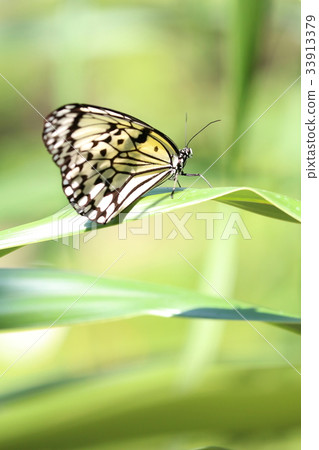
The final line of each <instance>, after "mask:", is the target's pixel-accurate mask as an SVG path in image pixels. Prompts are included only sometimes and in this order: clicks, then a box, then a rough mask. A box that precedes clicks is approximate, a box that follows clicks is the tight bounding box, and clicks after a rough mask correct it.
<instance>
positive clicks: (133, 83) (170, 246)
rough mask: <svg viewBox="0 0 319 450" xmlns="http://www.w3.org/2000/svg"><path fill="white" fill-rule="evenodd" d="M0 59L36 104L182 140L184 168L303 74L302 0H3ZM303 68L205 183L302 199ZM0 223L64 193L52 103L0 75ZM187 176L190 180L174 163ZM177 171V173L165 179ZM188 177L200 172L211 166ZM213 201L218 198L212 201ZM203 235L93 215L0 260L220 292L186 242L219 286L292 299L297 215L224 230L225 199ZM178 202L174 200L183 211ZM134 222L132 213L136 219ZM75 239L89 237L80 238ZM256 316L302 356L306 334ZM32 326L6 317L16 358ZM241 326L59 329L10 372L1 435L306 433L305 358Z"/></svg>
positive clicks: (291, 436) (65, 440)
mask: <svg viewBox="0 0 319 450" xmlns="http://www.w3.org/2000/svg"><path fill="white" fill-rule="evenodd" d="M0 5H1V13H2V14H1V19H0V20H1V27H0V36H1V39H0V50H1V55H2V58H1V70H0V73H1V74H2V75H3V76H4V77H5V78H6V79H7V80H8V81H9V82H10V83H11V84H12V85H13V86H14V87H15V88H16V89H18V90H19V91H20V92H21V93H22V94H23V96H25V98H26V99H27V100H28V101H29V102H30V103H31V104H32V105H33V106H34V108H36V110H37V111H38V112H39V113H41V114H42V115H43V116H46V115H47V114H48V113H49V112H51V111H52V110H53V109H55V108H57V107H59V106H61V105H62V104H65V103H70V102H79V103H81V102H83V103H92V104H96V105H100V106H105V107H110V108H113V109H116V110H119V111H123V112H126V113H129V114H131V115H134V116H136V117H139V118H140V119H142V120H144V121H146V122H147V123H150V124H152V125H153V126H154V127H156V128H158V129H160V130H161V131H163V132H164V133H166V134H167V135H169V136H170V137H171V138H172V139H173V140H174V141H175V142H176V143H177V145H178V146H179V147H180V148H181V147H183V146H184V127H185V113H186V112H187V113H188V135H189V136H191V135H192V134H194V133H195V132H196V131H198V129H199V128H200V127H202V126H203V125H205V124H206V123H207V122H209V121H211V120H216V119H221V122H220V123H217V124H215V125H212V126H211V127H209V128H208V129H207V130H205V131H204V132H203V133H202V134H200V135H199V136H198V137H197V138H196V140H194V141H193V142H192V148H193V151H194V157H193V159H192V160H190V161H189V162H188V164H187V171H189V172H198V171H199V172H202V171H204V170H205V169H206V168H207V167H208V166H209V165H211V164H212V163H213V162H214V161H215V160H216V159H217V158H218V157H219V156H220V155H221V154H222V153H223V152H224V151H225V150H226V149H227V148H228V147H229V146H231V145H232V144H233V142H234V141H235V140H236V139H237V138H238V137H239V136H240V135H241V134H242V133H243V132H244V131H245V130H246V129H247V128H248V127H249V126H250V125H251V124H252V123H253V122H254V121H255V120H256V119H257V118H258V117H259V116H260V115H261V114H263V113H264V111H265V110H266V109H267V108H268V107H269V106H270V105H271V104H272V103H273V102H274V101H275V100H276V99H277V98H278V97H279V96H280V95H281V94H282V93H283V92H284V91H285V90H286V89H287V88H288V87H289V86H290V85H291V84H292V83H293V82H295V80H297V79H298V77H299V76H300V63H299V60H300V58H299V56H300V42H299V34H300V33H299V30H300V3H299V2H298V1H294V0H274V1H264V0H263V1H259V2H256V1H255V0H242V1H235V0H227V1H224V2H223V1H217V0H215V1H209V0H207V1H206V0H199V1H196V2H195V1H190V0H186V1H168V0H164V1H160V0H150V1H147V0H144V1H128V0H126V1H123V0H118V1H111V0H110V1H88V0H87V1H84V0H80V1H79V0H78V1H75V0H73V1H71V0H69V1H55V0H47V1H39V0H37V1H36V0H30V1H29V2H22V1H16V2H6V1H1V2H0ZM299 96H300V84H299V81H297V82H296V83H295V84H294V85H293V86H292V87H291V89H289V90H288V91H287V93H286V94H285V95H284V96H282V98H280V99H279V100H278V102H276V103H275V104H274V105H273V106H272V107H271V108H270V109H269V111H267V112H266V113H265V115H263V116H262V117H261V118H260V119H259V120H258V122H256V123H255V124H254V125H253V126H252V127H251V129H249V131H248V132H247V133H246V134H245V135H244V136H243V137H242V138H241V139H240V140H238V141H237V142H236V143H235V144H234V145H233V146H232V147H231V148H230V149H229V151H227V152H226V153H225V155H224V156H223V157H222V158H221V159H219V160H218V161H217V162H216V163H215V164H214V165H213V167H212V168H211V169H210V170H209V171H208V172H207V173H206V174H205V176H206V177H207V178H208V180H209V181H210V182H211V183H212V185H213V186H251V187H258V188H263V189H268V190H271V191H275V192H278V193H281V194H286V195H289V196H291V197H296V198H299V196H300V183H299V170H300V167H299V142H300V131H299V122H300V107H299ZM0 97H1V102H0V116H1V120H0V133H1V134H0V152H1V165H0V172H1V177H0V192H1V229H5V228H9V227H12V226H16V225H20V224H23V223H26V222H29V221H32V220H37V219H40V218H42V217H45V216H46V215H49V214H53V213H54V212H55V211H58V210H59V209H60V208H63V207H64V206H65V205H66V203H67V202H66V199H65V197H64V194H63V192H62V189H61V180H60V174H59V171H58V170H57V168H56V167H55V165H54V164H53V163H52V161H51V157H50V156H49V154H48V153H47V151H46V149H45V147H44V145H43V143H42V140H41V132H42V126H43V119H42V117H41V115H40V114H39V113H38V112H37V111H35V110H34V109H33V108H32V107H31V106H30V105H29V104H28V103H27V102H26V101H25V100H24V99H23V98H21V96H19V95H18V94H17V92H15V90H14V89H13V88H12V87H11V86H10V85H9V84H8V83H7V82H6V81H5V80H4V79H1V78H0ZM181 181H182V184H183V186H187V185H190V184H191V183H192V182H193V181H194V180H193V179H191V181H190V180H185V179H182V180H181ZM166 184H167V185H171V183H170V182H167V183H166ZM196 187H198V188H200V187H206V185H205V184H204V183H203V182H202V181H198V182H197V183H196ZM212 205H213V206H212ZM189 210H190V211H192V212H194V213H195V212H206V211H214V212H223V213H224V217H225V220H224V221H220V222H221V223H220V224H219V225H218V227H217V228H216V232H215V239H214V240H209V241H207V240H206V239H205V234H204V225H203V222H202V221H198V220H196V219H195V215H194V214H193V216H192V217H191V219H190V220H189V221H188V223H187V228H188V230H189V231H190V232H191V234H192V236H193V239H191V240H185V239H183V237H182V236H180V235H179V236H177V237H176V239H174V240H168V239H167V236H168V234H169V233H170V231H172V229H173V225H172V223H171V221H170V220H169V218H167V217H165V218H164V224H163V227H164V238H163V239H162V240H157V239H155V238H154V220H152V221H151V227H150V229H151V232H150V234H149V235H147V236H146V235H140V236H138V235H133V234H132V233H130V232H129V231H128V238H127V239H126V240H122V239H119V236H118V229H117V227H110V228H107V229H104V230H100V231H99V233H98V235H97V236H96V237H94V239H91V240H89V241H88V242H86V243H84V242H82V243H81V246H80V249H79V250H77V249H74V248H72V245H71V244H70V245H69V246H67V245H62V243H60V242H46V243H42V244H38V245H34V246H28V247H26V248H23V249H20V250H18V251H16V252H13V253H12V254H9V255H8V256H6V257H4V258H2V260H1V262H0V267H30V268H33V267H50V268H58V269H65V270H72V271H79V272H85V273H88V274H92V275H96V276H98V275H99V274H100V273H101V272H102V271H103V270H105V269H106V268H107V267H108V266H109V265H111V263H112V262H113V261H114V259H116V258H117V257H118V256H119V255H120V254H121V253H123V252H124V251H125V252H126V253H125V256H124V257H123V258H122V259H121V260H120V261H119V262H118V263H116V264H115V265H114V266H113V267H112V268H111V269H110V271H109V272H108V273H107V275H106V276H108V277H112V278H118V279H121V278H123V279H135V280H145V281H152V282H155V283H159V284H164V285H172V286H174V285H175V286H181V287H185V288H189V289H191V290H193V291H194V295H196V294H195V292H196V291H198V290H202V291H204V292H207V293H211V288H210V287H209V286H208V285H207V284H205V282H204V281H203V280H202V279H201V278H200V276H199V275H198V274H197V273H196V271H194V270H193V269H192V268H191V267H190V266H188V265H187V264H186V263H185V261H184V260H183V259H182V258H181V257H180V256H179V255H178V253H177V252H178V251H179V252H181V253H182V254H183V255H185V257H186V258H187V259H188V260H189V261H191V263H192V264H193V265H194V266H195V267H196V268H197V269H198V270H199V271H200V272H201V273H202V274H203V275H204V276H205V277H206V278H207V279H208V280H209V281H210V282H211V283H212V284H213V285H214V286H215V287H216V289H218V290H219V292H221V293H222V294H223V295H224V296H225V297H226V298H227V297H232V298H237V299H238V300H243V301H245V302H248V303H251V304H255V305H263V306H266V307H269V308H272V309H275V310H278V311H284V312H285V313H287V314H299V313H300V311H299V309H300V306H299V301H300V292H299V291H300V277H299V272H300V270H299V269H300V268H299V260H300V250H299V247H300V236H299V228H298V225H295V224H291V223H288V222H281V221H279V220H273V219H269V218H265V217H262V216H258V215H254V214H251V213H248V212H243V211H240V214H241V217H242V219H243V221H244V223H245V225H246V227H247V229H248V230H249V233H250V235H251V237H252V239H251V240H244V239H243V238H242V236H241V235H240V234H238V235H234V236H231V237H230V239H229V240H221V239H220V237H221V234H222V231H223V229H224V227H225V225H226V222H227V219H228V218H229V216H230V214H231V213H232V212H233V211H234V210H235V209H234V208H232V207H228V206H225V205H220V204H218V203H216V204H215V205H214V204H212V203H211V202H209V204H207V205H206V204H202V205H197V206H195V207H194V208H191V209H189ZM183 212H185V211H184V210H181V212H180V211H178V216H179V217H181V216H182V213H183ZM136 226H137V225H136V223H134V224H133V225H132V227H136ZM82 241H83V240H82ZM256 328H257V329H258V331H259V332H260V333H261V334H262V335H263V336H264V337H265V339H267V341H269V342H270V343H271V344H272V345H273V346H274V347H275V348H276V349H278V350H279V351H280V352H281V353H282V354H283V355H284V356H285V358H287V360H289V361H290V362H291V363H292V364H293V365H294V366H296V367H299V351H300V347H299V337H298V336H297V335H294V334H292V333H289V332H287V331H284V330H281V329H279V328H275V327H271V326H268V325H263V324H258V325H256ZM38 333H39V331H37V330H35V331H28V332H21V331H20V332H16V333H1V334H0V365H1V371H4V370H6V368H7V367H8V366H10V365H11V364H12V363H13V362H14V361H15V360H16V359H17V358H19V357H20V355H21V354H22V353H23V352H24V351H25V350H26V348H28V347H29V346H30V345H32V343H33V342H34V341H35V340H36V339H37V337H38V336H39V334H38ZM265 339H263V337H262V336H261V335H260V334H258V333H257V332H256V331H255V330H254V329H253V328H252V327H250V326H249V324H247V323H245V322H240V323H226V322H217V321H216V322H214V321H206V320H187V319H167V318H159V317H158V318H156V317H139V318H134V319H127V320H122V321H113V322H100V323H94V324H90V325H78V326H73V327H65V328H56V329H50V330H49V332H48V333H46V335H45V336H44V337H43V338H41V339H40V340H39V342H37V344H36V345H34V347H32V349H31V350H30V351H28V352H27V353H26V354H25V355H24V356H23V357H21V359H19V361H17V362H16V363H15V364H14V365H13V366H12V367H11V368H10V369H9V370H8V371H7V372H6V374H5V375H4V376H3V377H2V378H1V379H0V398H1V400H2V404H3V408H2V410H1V416H0V424H1V426H0V446H2V447H3V448H6V449H9V448H19V449H21V448H32V449H34V448H41V449H42V448H46V449H49V448H81V449H86V448H87V449H91V448H93V449H102V448H108V449H124V448H125V449H149V448H154V449H174V450H175V449H177V450H179V449H193V448H201V447H208V446H211V447H210V448H214V446H216V447H218V446H219V447H224V448H228V449H261V450H268V449H274V448H275V449H280V450H281V449H282V450H285V449H289V450H290V449H298V448H299V446H300V436H299V420H300V419H299V383H300V381H299V378H300V377H299V374H298V373H297V372H296V371H294V369H293V368H291V367H290V366H289V364H288V363H287V362H286V361H285V360H284V359H283V358H282V357H281V356H280V355H279V354H278V353H277V352H276V351H275V349H274V348H273V347H272V346H271V345H269V343H268V342H267V341H266V340H265Z"/></svg>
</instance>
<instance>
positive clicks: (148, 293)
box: [0, 269, 300, 332]
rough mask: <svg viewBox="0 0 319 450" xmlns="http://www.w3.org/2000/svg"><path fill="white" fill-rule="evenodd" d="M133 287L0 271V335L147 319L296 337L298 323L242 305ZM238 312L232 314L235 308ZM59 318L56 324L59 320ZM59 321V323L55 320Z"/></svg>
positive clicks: (48, 272)
mask: <svg viewBox="0 0 319 450" xmlns="http://www.w3.org/2000/svg"><path fill="white" fill-rule="evenodd" d="M229 302H230V303H228V302H226V301H225V300H224V299H223V298H221V297H219V296H218V297H217V296H213V295H206V294H202V293H199V292H192V291H187V290H184V289H179V288H176V287H170V286H161V285H155V284H149V283H145V282H138V281H125V280H110V279H106V278H102V279H99V280H97V278H94V277H90V276H87V275H83V274H82V273H78V274H77V273H67V272H62V271H61V272H59V271H53V270H41V269H2V270H1V271H0V329H16V328H29V327H48V326H51V325H52V324H53V323H54V325H70V324H75V323H83V322H90V321H96V320H109V319H123V318H126V317H132V316H138V315H144V314H150V315H158V316H163V317H186V318H203V319H220V320H244V319H246V320H249V321H262V322H268V323H274V324H277V325H280V324H282V325H284V327H285V328H287V326H288V327H290V329H291V330H294V331H297V332H298V329H299V328H300V320H299V319H298V318H297V317H291V316H287V315H285V314H282V313H279V312H277V311H271V310H268V309H265V308H262V307H257V306H253V305H250V304H246V303H243V302H238V301H235V300H230V301H229ZM232 305H233V306H234V307H235V308H236V309H237V311H236V310H235V309H234V307H233V306H232ZM58 318H59V319H58ZM57 319H58V320H57Z"/></svg>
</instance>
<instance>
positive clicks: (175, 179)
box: [171, 173, 181, 198]
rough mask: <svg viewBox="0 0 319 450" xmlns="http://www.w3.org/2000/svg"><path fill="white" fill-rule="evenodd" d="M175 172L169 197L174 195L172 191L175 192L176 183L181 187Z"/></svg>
mask: <svg viewBox="0 0 319 450" xmlns="http://www.w3.org/2000/svg"><path fill="white" fill-rule="evenodd" d="M177 176H178V175H177V173H176V175H175V177H174V185H173V189H172V192H171V198H173V197H174V192H175V189H176V184H178V186H179V187H181V185H180V183H179V181H178V179H177Z"/></svg>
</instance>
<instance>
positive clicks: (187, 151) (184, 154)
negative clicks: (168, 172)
mask: <svg viewBox="0 0 319 450" xmlns="http://www.w3.org/2000/svg"><path fill="white" fill-rule="evenodd" d="M192 156H193V150H192V149H191V148H190V147H184V148H182V149H180V151H179V154H178V159H179V162H180V164H181V165H182V167H184V166H185V164H186V161H187V160H188V158H191V157H192Z"/></svg>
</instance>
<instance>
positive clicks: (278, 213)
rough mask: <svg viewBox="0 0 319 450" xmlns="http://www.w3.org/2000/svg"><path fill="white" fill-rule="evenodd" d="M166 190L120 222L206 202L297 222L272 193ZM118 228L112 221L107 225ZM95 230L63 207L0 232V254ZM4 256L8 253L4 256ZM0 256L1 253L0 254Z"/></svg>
mask: <svg viewBox="0 0 319 450" xmlns="http://www.w3.org/2000/svg"><path fill="white" fill-rule="evenodd" d="M170 193H171V189H170V188H156V189H154V190H152V191H151V192H149V193H148V194H147V195H146V196H145V197H142V198H141V199H139V200H138V201H137V202H135V203H134V204H133V206H131V207H130V208H129V209H127V210H126V213H128V212H129V214H128V215H127V216H126V217H125V214H122V215H121V221H126V220H136V219H140V218H141V217H143V216H145V215H153V214H156V213H166V212H168V211H172V210H174V209H178V208H185V207H188V206H191V205H195V204H198V203H201V202H205V201H208V200H214V201H217V202H221V203H226V204H228V205H232V206H236V207H237V208H242V209H245V210H248V211H251V212H254V213H257V214H261V215H263V216H267V217H272V218H276V219H281V220H286V221H288V222H295V223H298V222H300V202H299V201H298V200H295V199H292V198H289V197H286V196H285V195H281V194H276V193H274V192H269V191H265V190H262V189H253V188H246V187H245V188H244V187H243V188H229V187H227V188H221V187H220V188H213V189H178V190H176V193H175V196H174V198H173V199H172V198H171V196H170ZM118 224H119V217H116V218H115V219H114V220H112V221H111V222H110V223H108V224H107V225H99V226H98V228H101V227H110V226H114V225H118ZM95 227H96V224H95V223H94V222H91V221H90V220H88V219H87V218H86V217H83V216H80V215H78V214H77V213H76V212H75V210H74V209H73V208H72V207H71V206H66V207H65V208H63V209H62V210H60V211H58V212H57V213H55V214H53V215H51V216H49V217H46V218H44V219H41V220H38V221H36V222H32V223H29V224H25V225H21V226H18V227H15V228H11V229H8V230H4V231H1V232H0V251H1V250H2V249H8V248H12V249H13V250H15V249H16V247H21V246H23V245H27V244H34V243H36V242H41V241H48V240H54V239H58V238H61V237H63V236H70V235H72V234H80V233H84V232H86V231H90V230H92V229H94V228H95ZM6 253H8V252H6ZM0 256H1V253H0Z"/></svg>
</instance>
